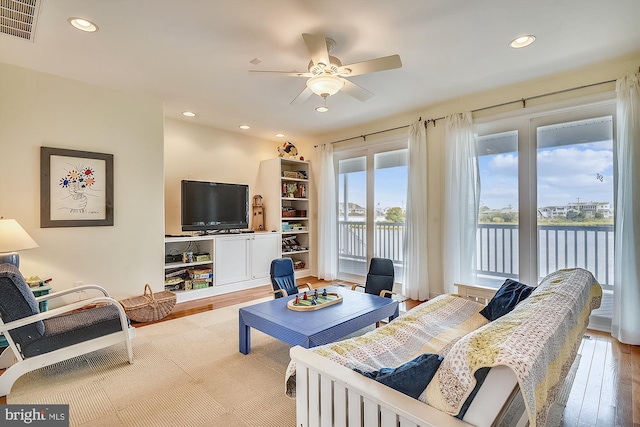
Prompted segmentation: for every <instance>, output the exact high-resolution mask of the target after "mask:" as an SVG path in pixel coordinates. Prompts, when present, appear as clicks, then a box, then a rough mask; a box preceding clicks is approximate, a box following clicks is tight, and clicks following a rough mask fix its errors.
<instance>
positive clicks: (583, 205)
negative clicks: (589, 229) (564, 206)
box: [568, 202, 613, 218]
mask: <svg viewBox="0 0 640 427" xmlns="http://www.w3.org/2000/svg"><path fill="white" fill-rule="evenodd" d="M568 207H569V208H572V209H575V210H577V211H580V212H584V213H585V215H586V216H587V217H589V218H593V217H595V216H596V213H601V214H602V216H603V217H604V218H610V217H612V216H613V209H612V207H611V203H609V202H575V203H569V205H568Z"/></svg>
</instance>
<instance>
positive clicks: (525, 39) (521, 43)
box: [509, 35, 536, 49]
mask: <svg viewBox="0 0 640 427" xmlns="http://www.w3.org/2000/svg"><path fill="white" fill-rule="evenodd" d="M534 41H536V36H532V35H527V36H520V37H518V38H516V39H513V40H512V41H511V43H509V46H511V47H512V48H514V49H519V48H521V47H526V46H529V45H530V44H531V43H533V42H534Z"/></svg>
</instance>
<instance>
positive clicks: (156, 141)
mask: <svg viewBox="0 0 640 427" xmlns="http://www.w3.org/2000/svg"><path fill="white" fill-rule="evenodd" d="M41 146H47V147H55V148H65V149H74V150H83V151H94V152H99V153H109V154H113V155H114V225H113V226H107V227H65V228H40V181H39V180H40V147H41ZM0 216H3V217H5V218H15V219H16V220H17V221H18V222H19V223H20V224H21V225H22V226H23V228H25V230H26V231H27V232H28V233H29V234H30V235H31V236H32V237H33V239H34V240H35V241H36V242H37V243H38V244H39V245H40V247H38V248H36V249H30V250H27V251H23V252H21V265H20V267H21V268H20V269H21V271H22V273H23V274H24V275H25V276H30V275H39V276H41V277H44V276H50V277H53V282H52V285H53V287H54V290H62V289H66V288H69V287H72V286H74V283H75V282H76V281H83V282H85V283H96V284H100V285H104V286H105V287H106V288H107V289H108V290H109V291H110V292H111V293H112V295H113V296H114V297H115V298H118V299H120V298H124V297H127V296H131V295H135V294H141V293H142V292H143V289H144V284H145V283H149V284H151V285H152V288H153V289H155V290H162V289H163V279H164V276H163V256H164V246H163V234H164V203H163V105H162V101H160V100H157V99H150V98H141V97H137V96H133V95H129V94H126V93H121V92H116V91H113V90H110V89H105V88H101V87H97V86H93V85H89V84H86V83H81V82H78V81H74V80H69V79H64V78H60V77H56V76H53V75H50V74H44V73H40V72H37V71H32V70H28V69H24V68H19V67H15V66H11V65H6V64H0Z"/></svg>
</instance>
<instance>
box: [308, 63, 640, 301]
mask: <svg viewBox="0 0 640 427" xmlns="http://www.w3.org/2000/svg"><path fill="white" fill-rule="evenodd" d="M639 65H640V53H638V54H636V55H632V56H629V57H625V58H621V59H619V60H616V61H610V62H604V63H601V64H598V65H595V66H591V67H588V68H584V69H579V70H575V71H573V72H569V73H563V74H555V75H554V74H553V70H549V73H550V75H551V76H550V77H546V78H541V79H538V80H535V81H529V82H525V83H522V84H517V85H512V86H508V87H503V88H498V89H494V90H491V91H487V92H483V93H478V94H475V95H471V96H466V97H463V98H459V99H452V100H450V101H448V102H443V103H440V104H434V105H431V106H425V107H423V108H421V109H419V110H416V111H412V112H407V113H404V114H398V115H395V116H390V117H389V118H387V119H385V120H379V121H376V122H372V123H368V124H366V125H363V126H357V127H353V128H349V129H344V130H342V131H340V132H334V133H331V134H328V135H326V136H324V137H323V138H319V139H318V141H317V143H323V142H331V141H338V140H342V139H344V138H350V137H352V136H354V135H363V134H367V133H373V132H377V131H380V130H384V129H391V128H395V127H398V126H403V125H408V124H410V123H412V122H415V121H416V120H418V118H419V117H422V120H427V119H435V118H439V117H443V116H447V115H450V114H454V113H461V112H465V111H471V110H475V109H479V108H483V107H486V106H489V105H496V104H501V103H504V102H509V101H513V100H518V99H522V98H529V97H533V96H536V95H540V94H544V93H550V92H555V91H560V90H564V89H567V88H572V87H577V86H582V85H588V84H591V83H596V82H602V81H608V80H614V79H617V78H618V77H621V76H623V75H625V74H630V73H635V72H637V71H638V66H639ZM469 72H470V73H472V72H473V70H470V71H469ZM614 90H615V83H609V84H605V85H600V86H596V87H592V88H588V89H581V90H577V91H572V92H566V93H562V94H559V95H554V96H549V97H544V98H539V99H536V100H531V101H529V102H528V103H527V106H529V107H533V106H536V105H543V104H548V103H552V102H556V101H560V100H567V99H573V98H578V97H583V96H587V95H592V94H597V93H602V92H606V91H614ZM521 108H522V106H521V104H519V103H518V104H513V105H509V106H507V107H501V108H497V109H491V110H487V111H483V112H481V113H477V114H474V118H480V117H487V116H490V115H496V114H498V113H502V112H506V111H512V110H517V109H521ZM355 141H356V142H354V141H350V142H347V143H345V144H350V145H352V146H357V145H358V144H366V143H363V142H357V140H355ZM427 158H428V159H427V179H428V188H427V198H428V202H427V203H428V212H427V214H426V221H427V223H428V230H429V231H428V233H429V234H428V239H427V240H428V241H427V243H428V254H429V255H428V258H429V259H428V269H429V284H430V292H431V294H432V295H436V294H441V293H443V292H444V286H443V262H444V260H443V258H442V253H443V238H444V236H443V233H442V231H443V228H444V223H443V218H444V211H443V207H444V180H443V177H444V173H445V171H444V163H445V161H444V160H445V147H444V121H443V120H439V121H437V122H436V125H435V127H434V125H433V123H431V124H429V127H428V129H427Z"/></svg>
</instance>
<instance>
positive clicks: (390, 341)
mask: <svg viewBox="0 0 640 427" xmlns="http://www.w3.org/2000/svg"><path fill="white" fill-rule="evenodd" d="M482 307H483V306H482V305H481V304H479V303H477V302H475V301H471V300H467V299H464V298H461V297H458V296H454V295H440V296H438V297H436V298H434V299H432V300H430V301H428V302H425V303H424V304H421V305H419V306H417V307H415V308H414V309H412V310H410V311H408V312H406V313H405V314H403V315H401V316H399V317H398V318H396V319H395V320H394V321H393V322H391V323H389V324H387V325H385V326H383V327H381V328H377V329H375V330H373V331H371V332H368V333H366V334H364V335H362V336H359V337H356V338H350V339H346V340H343V341H339V342H336V343H331V344H326V345H323V346H319V347H316V348H313V349H312V351H314V352H315V353H318V354H320V355H321V356H323V357H326V358H328V359H331V360H333V361H334V362H336V363H339V364H340V365H343V366H346V367H348V368H350V369H353V368H358V369H360V370H362V371H374V370H377V369H380V368H385V367H396V366H399V365H402V364H403V363H405V362H407V361H409V360H411V359H413V358H415V357H416V356H418V355H420V354H422V353H437V354H440V355H443V356H446V354H447V353H448V352H449V350H450V349H451V347H452V346H453V344H454V343H455V342H456V341H458V340H459V339H460V338H462V337H463V336H465V335H467V334H468V333H469V332H471V331H474V330H476V329H478V328H479V327H481V326H483V325H485V324H487V323H488V321H487V319H485V318H484V317H483V316H482V315H481V314H479V311H480V310H481V309H482ZM445 360H446V357H445ZM285 383H286V394H287V396H289V397H295V392H296V388H295V362H294V361H291V362H290V363H289V366H288V368H287V374H286V380H285ZM423 394H424V393H423Z"/></svg>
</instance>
